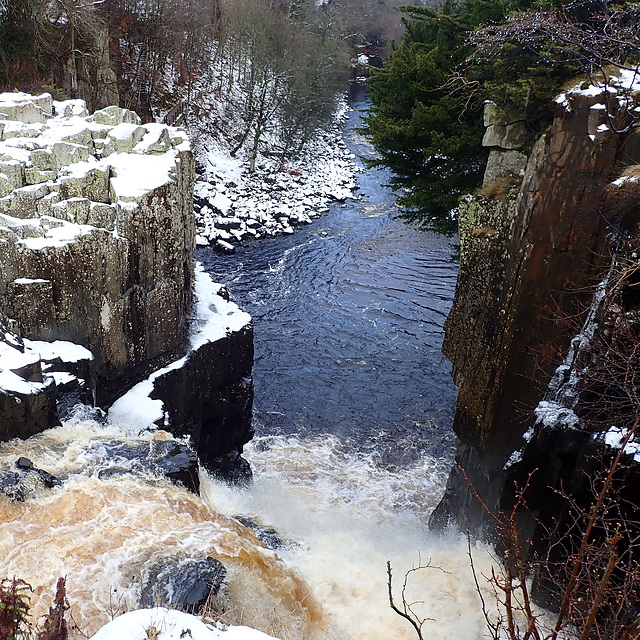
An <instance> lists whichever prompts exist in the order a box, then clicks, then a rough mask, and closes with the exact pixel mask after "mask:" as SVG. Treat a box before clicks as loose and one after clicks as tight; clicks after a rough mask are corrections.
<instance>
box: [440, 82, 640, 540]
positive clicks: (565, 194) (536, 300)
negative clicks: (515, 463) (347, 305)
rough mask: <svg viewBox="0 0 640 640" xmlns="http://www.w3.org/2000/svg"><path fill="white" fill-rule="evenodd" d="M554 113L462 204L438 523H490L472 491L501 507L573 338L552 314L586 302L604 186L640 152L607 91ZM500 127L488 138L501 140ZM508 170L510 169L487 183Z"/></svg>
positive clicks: (597, 268)
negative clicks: (455, 393) (615, 127)
mask: <svg viewBox="0 0 640 640" xmlns="http://www.w3.org/2000/svg"><path fill="white" fill-rule="evenodd" d="M555 110H556V113H555V117H554V120H553V123H552V124H551V126H550V127H549V129H548V130H547V131H546V132H544V134H543V135H542V136H541V137H540V138H539V139H538V140H537V141H536V142H535V144H534V145H533V147H532V149H531V152H530V153H529V156H528V159H527V162H526V168H524V170H523V172H522V174H523V175H522V178H521V181H520V182H519V184H515V185H513V183H512V187H511V188H510V189H504V190H503V191H502V192H501V193H499V194H498V195H497V196H494V197H493V198H487V197H483V196H482V195H478V196H474V197H471V196H470V197H468V198H467V199H466V201H465V202H464V203H463V204H462V207H461V212H460V239H461V246H462V250H461V260H460V272H459V277H458V284H457V287H456V294H455V301H454V304H453V308H452V310H451V313H450V315H449V318H448V320H447V322H446V325H445V331H446V337H445V341H444V346H443V351H444V353H445V355H446V356H447V357H448V358H449V359H450V360H451V361H452V363H453V375H454V379H455V381H456V384H457V385H458V387H459V397H458V405H457V411H456V417H455V424H454V429H455V431H456V434H457V435H458V437H459V440H460V446H459V450H458V455H457V464H458V465H459V467H458V466H456V467H455V468H454V470H453V471H452V474H451V476H450V479H449V483H448V486H447V491H446V494H445V497H444V498H443V501H442V502H441V504H440V506H439V507H438V509H436V511H435V513H434V516H433V518H432V524H433V525H442V524H443V523H445V522H447V521H449V520H450V519H452V520H454V521H456V522H457V524H458V525H459V526H461V527H463V528H466V527H471V529H472V530H474V531H476V532H480V533H482V532H483V531H484V532H487V529H488V528H490V527H491V520H490V518H488V516H487V514H486V512H485V510H484V507H482V505H481V504H480V502H479V501H478V500H477V499H476V496H475V491H477V492H478V493H479V495H480V496H481V497H482V499H483V500H484V502H485V504H486V506H487V507H488V508H489V509H497V508H498V507H499V506H500V502H501V500H502V496H503V489H504V487H505V477H506V476H505V473H504V469H503V468H504V465H505V463H507V461H508V460H509V458H510V456H511V455H512V454H513V452H514V451H516V450H518V449H519V448H520V447H521V445H522V435H523V434H524V432H525V431H527V429H528V428H529V427H530V426H531V424H532V422H533V420H534V418H533V409H534V408H535V407H536V405H537V404H538V402H539V401H540V400H541V399H542V398H543V395H544V393H545V390H546V388H547V384H548V383H549V380H550V379H551V376H552V375H553V372H554V370H555V368H556V367H557V364H558V359H559V356H558V354H560V353H562V352H563V351H564V350H565V349H566V346H565V345H567V344H568V342H569V338H570V337H571V330H570V329H569V328H568V326H567V325H566V324H563V323H560V322H557V319H558V317H559V316H562V315H565V316H570V315H575V314H577V313H580V312H582V311H583V310H584V309H585V308H588V307H589V303H590V297H591V294H592V291H593V286H594V284H595V283H596V282H597V281H598V279H599V276H601V275H602V272H603V271H604V270H605V269H606V267H607V265H608V262H609V247H608V245H607V240H606V237H607V233H608V232H609V231H610V226H609V225H610V224H611V223H612V222H613V220H612V219H611V218H610V217H609V215H608V214H610V213H611V212H610V211H608V210H607V205H606V193H607V189H608V187H609V185H610V184H611V182H613V181H614V180H615V179H616V178H618V177H619V176H620V174H621V172H622V170H623V168H624V167H625V166H627V165H629V164H637V163H638V161H639V160H640V135H638V133H637V132H634V131H633V130H632V131H630V132H627V133H625V134H618V133H614V132H613V131H612V130H611V128H610V127H609V126H608V124H607V123H608V120H607V114H608V115H609V116H611V117H612V118H613V121H614V122H615V121H616V119H619V120H621V119H622V118H623V117H624V114H623V113H619V112H618V105H617V103H616V101H615V97H614V96H613V95H612V94H611V93H610V92H607V91H605V90H604V89H596V88H594V87H591V88H589V89H586V90H580V89H579V88H575V89H574V90H571V91H569V92H567V93H566V94H564V95H563V97H562V99H561V100H559V101H557V102H556V103H555ZM490 120H491V118H490ZM491 126H494V127H495V124H494V123H492V124H491ZM504 133H505V134H506V129H505V132H504ZM500 134H501V131H494V132H493V133H492V134H491V135H490V136H489V134H488V136H487V140H488V141H495V142H496V146H498V145H504V137H501V135H500ZM516 137H518V136H516ZM500 151H501V152H503V153H506V152H509V151H510V150H509V149H505V148H504V146H503V147H501V148H500ZM518 152H519V151H518ZM514 175H515V173H514V171H513V170H512V169H510V168H509V169H507V170H506V171H505V172H503V173H500V172H497V173H495V174H494V175H492V176H491V179H492V180H496V179H500V178H504V177H509V176H511V177H513V176H514ZM460 468H462V469H464V473H465V474H466V476H467V478H465V477H464V475H463V473H462V471H460ZM470 483H471V484H470ZM471 485H473V488H472V487H471Z"/></svg>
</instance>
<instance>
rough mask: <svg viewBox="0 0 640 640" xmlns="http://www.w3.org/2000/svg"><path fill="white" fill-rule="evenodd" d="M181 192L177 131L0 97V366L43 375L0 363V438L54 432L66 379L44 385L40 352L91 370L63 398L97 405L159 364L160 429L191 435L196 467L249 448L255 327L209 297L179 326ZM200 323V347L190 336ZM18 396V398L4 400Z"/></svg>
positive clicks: (186, 250)
mask: <svg viewBox="0 0 640 640" xmlns="http://www.w3.org/2000/svg"><path fill="white" fill-rule="evenodd" d="M193 181H194V159H193V155H192V153H191V150H190V146H189V141H188V139H187V137H186V134H185V133H184V131H182V130H180V129H176V128H173V127H168V126H166V125H162V124H157V123H149V124H145V125H142V124H141V122H140V119H139V118H138V116H137V115H136V114H135V113H133V112H131V111H128V110H126V109H121V108H119V107H115V106H110V107H107V108H104V109H102V110H100V111H96V112H95V113H94V114H92V115H90V114H89V113H88V112H87V109H86V106H85V104H84V102H82V101H81V100H69V101H66V102H54V101H52V100H51V96H49V95H48V94H43V95H42V96H35V97H34V96H29V95H27V94H0V255H1V260H0V320H2V321H3V322H4V324H3V325H2V331H0V338H1V335H5V336H7V338H6V340H5V342H7V341H13V342H15V343H16V344H11V345H6V348H5V347H2V348H3V349H4V351H6V352H7V354H9V355H12V360H11V361H12V362H13V361H16V362H18V361H20V362H22V361H23V360H25V359H26V360H28V359H29V358H31V359H33V360H34V366H35V367H36V369H37V368H38V367H40V370H39V371H40V373H37V372H35V373H34V375H36V374H37V375H38V376H39V378H38V380H35V379H33V380H31V379H29V378H28V377H27V378H24V377H22V378H20V376H21V375H22V374H23V372H22V370H20V371H13V370H12V369H11V368H10V365H7V366H8V367H9V368H8V369H5V362H9V359H6V360H0V402H2V403H3V404H2V407H1V409H2V411H1V414H0V440H1V439H7V438H10V437H14V436H16V435H18V436H22V437H27V436H29V435H31V434H33V433H35V432H38V431H41V430H43V429H45V428H46V427H48V426H51V425H53V424H55V422H56V420H57V415H56V410H55V398H56V389H57V390H58V391H61V390H64V389H65V388H66V387H65V385H66V384H67V379H66V377H65V375H64V374H66V375H68V376H71V375H72V373H71V371H69V370H68V368H65V367H62V369H61V368H60V367H58V368H57V369H55V371H56V372H57V374H56V375H57V378H56V377H55V376H54V375H53V374H52V373H50V372H49V369H48V368H49V364H46V363H45V365H46V366H44V367H42V365H41V361H42V362H44V361H45V358H44V357H40V356H39V355H38V353H39V352H42V351H47V349H48V348H47V347H46V345H48V344H51V343H54V344H62V343H61V342H60V341H64V344H65V345H68V344H71V343H73V345H77V346H81V347H82V348H85V351H86V354H88V356H89V358H88V360H87V362H90V365H89V366H87V367H84V368H83V367H81V369H82V372H81V373H78V372H73V373H74V374H76V377H77V376H78V375H79V376H80V377H81V379H82V380H81V382H82V384H80V386H79V387H78V388H75V389H74V390H72V391H73V393H74V394H75V395H74V396H73V398H72V399H78V400H84V401H86V400H87V397H81V396H82V395H83V394H85V396H86V394H87V393H88V394H89V396H90V395H91V394H94V395H95V400H96V401H97V403H98V404H99V405H100V406H103V407H106V406H107V405H109V404H111V403H112V402H113V401H114V400H115V399H116V398H117V397H119V396H121V395H122V394H123V392H125V391H127V390H128V389H130V388H131V387H132V386H133V385H135V384H136V383H138V382H140V381H141V380H143V379H145V378H147V376H149V375H150V374H151V373H152V372H154V371H156V370H158V369H159V368H162V367H165V368H167V365H169V364H170V363H171V366H170V367H168V368H167V370H169V371H171V375H169V374H166V376H168V378H167V379H169V378H170V383H169V385H168V386H167V385H164V386H163V385H162V384H161V381H162V380H164V378H165V377H166V376H162V375H159V374H158V375H157V376H156V377H157V378H158V389H157V392H156V393H157V395H156V397H158V398H160V399H161V400H162V403H164V405H165V406H166V410H165V412H164V415H163V416H162V417H161V418H160V422H161V423H162V425H163V426H164V428H166V429H168V430H170V431H173V432H174V433H180V434H186V433H189V434H190V435H191V436H192V437H193V445H194V447H195V448H196V449H197V450H198V452H199V454H200V455H201V456H202V457H203V458H206V459H210V458H217V457H220V456H225V455H229V454H230V455H234V456H235V455H237V454H239V452H241V450H242V445H243V444H244V443H245V442H246V441H247V440H248V439H249V438H250V437H251V399H252V391H253V388H252V381H251V366H252V358H253V342H252V339H253V333H252V327H251V323H250V318H249V316H247V314H243V313H242V312H240V311H239V310H238V309H237V307H235V305H231V303H227V302H226V301H225V302H224V304H228V305H229V308H227V307H225V308H224V309H222V308H220V309H218V306H220V305H222V302H221V303H220V304H219V305H217V303H216V302H215V299H218V300H220V301H222V298H217V297H216V296H215V295H213V298H211V296H210V295H209V293H207V300H208V302H203V300H201V299H200V300H198V305H199V308H200V311H199V315H196V316H194V317H192V316H191V312H192V309H193V302H194V288H195V286H196V282H195V271H194V261H193V258H194V249H195V217H194V212H193ZM201 280H202V283H201V284H200V285H199V286H201V287H202V286H205V290H206V291H208V289H206V287H207V286H210V285H207V282H208V276H207V275H206V274H204V273H202V274H201ZM203 283H204V284H203ZM231 307H233V308H231ZM205 316H206V318H205V319H204V320H203V319H202V318H203V317H205ZM207 323H208V324H207ZM199 325H203V326H204V325H206V326H207V327H209V329H208V330H207V332H205V333H206V336H205V337H203V336H202V335H196V336H195V337H194V335H193V332H194V331H195V332H198V331H203V330H202V329H201V328H199ZM210 327H213V330H212V329H211V328H210ZM212 331H213V333H212ZM22 339H24V342H23V341H22ZM25 345H27V346H26V347H25ZM29 345H31V346H29ZM1 346H2V345H1V344H0V347H1ZM9 350H11V353H10V352H9ZM23 352H24V353H23ZM16 354H18V355H16ZM54 360H55V358H54ZM176 363H179V365H178V364H176ZM65 366H66V365H65ZM34 371H35V370H34ZM52 371H53V370H52ZM16 376H18V378H19V379H18V378H16ZM3 381H4V382H6V383H7V384H6V385H5V387H3ZM23 383H24V384H23ZM36 383H37V384H36ZM28 384H31V387H30V388H29V389H28V390H27V391H28V393H27V394H26V395H28V396H29V398H28V400H29V401H28V402H27V401H26V400H25V398H23V397H22V396H20V397H18V395H16V389H17V388H20V389H22V387H23V386H25V385H28ZM11 385H13V387H12V388H10V389H7V388H6V387H7V386H11ZM34 385H36V386H34ZM37 385H40V386H39V387H37ZM171 385H177V387H179V388H177V387H176V386H171ZM152 386H153V385H150V389H151V388H152ZM14 387H15V388H14ZM36 387H37V388H36ZM160 387H162V388H160ZM25 388H26V387H25ZM3 389H4V390H3ZM69 389H70V387H69ZM69 389H68V390H69ZM180 389H181V391H180ZM5 392H6V393H5ZM80 392H82V393H80ZM176 394H180V397H179V398H178V397H176ZM24 395H25V394H23V396H24ZM25 397H26V396H25ZM5 400H6V402H5ZM5 405H6V406H5ZM32 405H33V406H32ZM154 421H156V416H155V414H154V416H153V417H151V418H150V419H149V421H148V425H149V426H153V424H154Z"/></svg>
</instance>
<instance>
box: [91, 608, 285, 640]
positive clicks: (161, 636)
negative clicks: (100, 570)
mask: <svg viewBox="0 0 640 640" xmlns="http://www.w3.org/2000/svg"><path fill="white" fill-rule="evenodd" d="M152 628H153V629H154V632H153V636H152V634H151V633H148V630H150V629H152ZM151 637H154V638H156V639H157V640H185V638H188V639H189V640H274V639H273V636H268V635H267V634H265V633H262V632H261V631H257V630H255V629H251V628H249V627H227V626H222V625H220V626H213V625H209V624H205V623H204V622H203V621H202V620H201V619H200V618H197V617H196V616H193V615H191V614H189V613H183V612H182V611H175V610H170V609H164V608H161V607H156V608H154V609H139V610H138V611H130V612H129V613H125V614H124V615H121V616H119V617H117V618H115V619H114V620H112V621H111V622H109V623H108V624H106V625H105V626H104V627H102V629H100V630H99V631H98V633H96V634H95V635H94V636H92V640H147V639H148V638H151Z"/></svg>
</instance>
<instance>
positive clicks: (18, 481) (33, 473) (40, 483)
mask: <svg viewBox="0 0 640 640" xmlns="http://www.w3.org/2000/svg"><path fill="white" fill-rule="evenodd" d="M15 467H16V469H17V471H5V472H0V493H2V494H3V495H5V496H6V497H7V498H9V499H10V500H14V501H16V502H23V501H24V500H27V499H29V498H31V497H33V496H35V495H36V494H37V493H38V492H39V491H42V490H43V489H53V487H58V486H60V485H61V484H62V480H60V479H59V478H56V477H55V476H54V475H52V474H51V473H49V472H48V471H44V470H43V469H38V468H37V467H35V466H34V464H33V462H32V461H31V460H30V459H29V458H27V457H25V456H21V457H19V458H18V459H17V460H16V464H15Z"/></svg>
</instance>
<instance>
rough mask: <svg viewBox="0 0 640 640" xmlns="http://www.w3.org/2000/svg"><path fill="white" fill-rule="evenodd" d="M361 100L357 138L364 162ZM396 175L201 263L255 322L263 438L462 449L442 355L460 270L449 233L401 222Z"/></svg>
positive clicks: (392, 454)
mask: <svg viewBox="0 0 640 640" xmlns="http://www.w3.org/2000/svg"><path fill="white" fill-rule="evenodd" d="M356 106H357V107H358V108H356V109H355V110H354V111H353V112H352V113H351V117H350V119H349V121H348V123H347V129H346V141H347V143H348V145H349V147H350V148H351V149H352V151H353V152H354V153H356V155H357V156H358V157H361V156H365V157H366V156H370V155H371V153H372V151H371V147H369V146H368V145H367V143H366V141H364V140H363V139H362V137H361V136H360V135H359V134H357V133H356V132H355V131H354V127H356V126H358V125H359V124H360V110H361V109H362V108H364V107H365V106H366V104H363V103H360V104H359V105H356ZM358 163H359V164H360V166H362V162H361V161H360V160H358ZM387 177H388V176H387V174H386V173H385V171H383V170H380V169H367V170H365V171H363V172H362V173H361V174H359V184H360V191H359V192H358V193H359V194H360V196H359V198H358V199H356V200H352V201H349V202H347V203H345V204H342V205H341V204H336V205H334V206H333V207H332V208H331V210H330V211H329V212H328V213H327V214H325V215H323V216H322V217H321V218H319V219H317V220H316V221H314V223H313V224H312V225H309V226H305V227H300V228H298V229H297V230H296V232H295V234H293V235H290V236H281V237H278V238H271V239H266V240H261V241H254V242H252V243H251V244H249V245H247V246H245V247H240V248H239V249H238V251H237V253H236V254H235V255H231V256H228V255H219V254H217V253H215V252H214V251H213V250H211V249H201V250H199V251H198V255H197V258H198V259H199V260H200V261H202V262H203V263H204V265H205V267H206V268H207V270H208V271H209V272H210V273H211V275H212V277H213V278H214V280H216V281H218V282H223V283H224V284H226V285H227V286H228V288H229V290H230V292H231V296H232V299H233V300H234V301H235V302H237V303H238V304H239V305H240V306H241V307H242V308H243V309H245V310H246V311H248V312H249V313H250V314H251V315H252V316H253V319H254V325H255V349H256V355H255V368H254V377H255V392H256V395H255V417H256V426H257V428H258V432H259V433H262V434H264V435H267V434H268V435H271V434H275V433H285V434H305V433H308V434H311V435H314V436H317V435H321V434H333V435H336V436H338V437H340V438H341V439H342V440H343V441H344V442H345V443H346V442H348V443H349V445H350V446H352V447H356V448H357V449H361V450H375V451H376V452H377V453H379V454H380V455H381V459H382V461H385V462H386V463H388V464H394V465H395V464H406V463H409V462H411V461H414V460H415V459H416V457H417V456H420V455H422V454H423V453H424V452H425V451H426V452H428V453H429V454H430V455H435V456H438V455H444V454H446V455H451V454H452V451H453V444H452V440H453V438H452V436H451V433H450V427H451V419H452V415H453V409H454V404H455V396H456V389H455V386H454V385H453V383H452V381H451V378H450V365H449V363H448V362H447V361H446V359H445V358H444V357H443V356H442V354H441V353H440V347H441V344H442V326H443V323H444V320H445V318H446V315H447V313H448V311H449V308H450V305H451V301H452V298H453V292H454V287H455V279H456V273H457V267H456V265H455V264H454V263H453V262H452V261H451V255H452V248H451V240H450V239H449V238H446V237H443V236H440V235H437V234H432V233H426V232H422V231H419V230H417V229H415V228H412V227H410V226H408V225H407V224H405V223H404V222H402V221H400V220H398V219H397V210H396V208H395V205H394V197H393V194H392V193H391V191H390V190H389V189H388V188H387V187H386V186H384V183H385V182H386V181H387Z"/></svg>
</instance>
